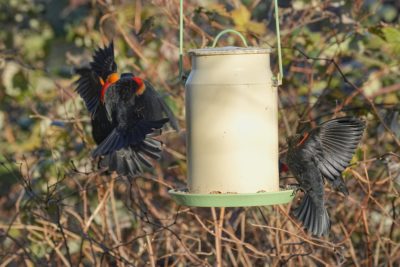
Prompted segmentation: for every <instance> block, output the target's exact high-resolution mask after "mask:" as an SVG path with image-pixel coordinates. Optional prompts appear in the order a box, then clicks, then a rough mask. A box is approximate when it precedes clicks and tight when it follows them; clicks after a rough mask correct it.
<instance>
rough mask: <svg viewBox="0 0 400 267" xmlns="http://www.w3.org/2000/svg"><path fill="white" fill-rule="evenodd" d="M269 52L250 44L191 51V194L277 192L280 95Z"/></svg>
mask: <svg viewBox="0 0 400 267" xmlns="http://www.w3.org/2000/svg"><path fill="white" fill-rule="evenodd" d="M270 53H271V50H270V49H264V48H250V47H248V48H238V47H222V48H204V49H196V50H191V51H189V54H190V55H191V59H192V71H191V73H190V76H189V77H188V80H187V82H186V124H187V125H186V126H187V128H186V129H187V146H186V147H187V158H188V189H189V192H190V193H199V194H208V193H256V192H274V191H279V170H278V106H277V103H278V99H277V87H276V86H275V85H274V83H273V76H272V72H271V69H270Z"/></svg>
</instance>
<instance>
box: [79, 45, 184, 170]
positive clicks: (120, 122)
mask: <svg viewBox="0 0 400 267" xmlns="http://www.w3.org/2000/svg"><path fill="white" fill-rule="evenodd" d="M76 72H77V73H78V74H79V75H80V78H79V80H78V81H77V89H76V91H77V92H78V93H79V95H80V96H81V97H82V99H83V100H84V102H85V104H86V107H87V109H88V110H89V112H90V113H91V122H92V135H93V139H94V141H95V142H96V144H97V145H98V146H97V148H96V149H95V150H94V151H93V152H92V156H93V157H98V156H103V157H102V159H101V161H100V166H102V167H108V169H109V170H110V171H116V172H117V173H118V174H120V175H137V174H139V173H141V172H143V169H142V166H143V165H144V166H147V167H152V164H151V162H150V160H149V159H150V158H153V159H159V158H160V155H161V152H162V149H161V142H160V141H158V140H156V139H153V138H151V136H153V135H156V134H157V131H155V129H160V128H162V127H163V125H164V124H165V123H166V122H167V121H168V120H169V121H170V123H171V125H172V127H173V128H174V129H176V130H178V123H177V121H176V119H175V117H174V115H173V113H172V111H171V110H170V109H169V107H168V106H167V104H166V103H165V102H164V100H163V99H162V98H161V96H160V95H159V94H158V93H157V92H156V90H155V89H154V88H153V86H152V85H151V84H150V83H149V82H147V81H144V80H142V79H140V78H139V77H135V76H134V75H133V74H132V73H124V74H122V75H121V77H119V75H118V74H117V64H116V63H115V61H114V46H113V42H111V43H110V44H109V46H107V47H104V48H99V49H98V50H96V51H95V53H94V55H93V61H92V62H91V63H90V67H84V68H79V69H76ZM164 113H165V114H166V115H167V116H168V118H163V115H164Z"/></svg>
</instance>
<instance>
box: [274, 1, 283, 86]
mask: <svg viewBox="0 0 400 267" xmlns="http://www.w3.org/2000/svg"><path fill="white" fill-rule="evenodd" d="M274 4H275V26H276V38H277V39H276V41H277V45H278V64H279V73H278V85H281V84H282V78H283V68H282V51H281V32H280V29H279V10H278V0H275V2H274Z"/></svg>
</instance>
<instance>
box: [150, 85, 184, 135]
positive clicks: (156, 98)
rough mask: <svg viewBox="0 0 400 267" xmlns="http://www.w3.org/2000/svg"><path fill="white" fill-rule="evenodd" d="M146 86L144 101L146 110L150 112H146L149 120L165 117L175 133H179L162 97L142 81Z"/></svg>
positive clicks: (173, 116)
mask: <svg viewBox="0 0 400 267" xmlns="http://www.w3.org/2000/svg"><path fill="white" fill-rule="evenodd" d="M144 83H145V85H146V92H145V94H146V98H145V99H144V101H147V102H148V103H146V106H147V107H148V108H147V110H148V111H149V110H151V111H152V112H148V116H149V117H148V118H146V119H149V120H158V119H161V118H163V117H164V114H165V115H167V117H168V119H169V124H170V125H171V126H172V128H173V129H174V130H175V131H179V123H178V120H177V119H176V117H175V115H174V113H173V111H172V110H171V108H170V107H169V106H168V104H167V103H166V102H165V100H164V99H163V97H162V96H161V95H160V94H159V93H158V92H157V91H156V89H154V86H153V85H152V84H151V83H150V82H148V81H144Z"/></svg>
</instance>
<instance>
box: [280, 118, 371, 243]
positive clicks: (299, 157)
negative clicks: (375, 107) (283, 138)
mask: <svg viewBox="0 0 400 267" xmlns="http://www.w3.org/2000/svg"><path fill="white" fill-rule="evenodd" d="M364 128H365V124H364V122H363V121H361V120H359V119H357V118H352V117H342V118H336V119H332V120H329V121H326V122H324V123H322V124H321V125H319V126H318V127H317V128H315V129H313V130H311V131H310V132H305V133H303V134H296V135H294V136H291V137H289V138H288V140H287V141H288V152H287V156H286V161H287V164H288V166H289V169H290V171H291V172H292V173H293V175H294V177H295V178H296V179H297V181H298V182H299V184H300V188H301V189H303V190H304V192H305V195H304V197H303V199H302V201H301V203H300V206H299V207H298V208H297V209H295V210H294V212H293V215H294V216H295V217H296V218H297V219H298V220H299V221H301V222H302V224H303V226H304V227H305V228H306V229H307V230H308V231H309V232H310V233H312V234H313V235H316V236H321V235H327V234H328V233H329V230H330V220H329V215H328V212H327V210H326V209H325V206H324V178H323V177H325V178H326V180H328V181H329V182H330V183H331V184H332V186H333V187H334V188H335V189H336V190H338V191H340V192H342V193H343V194H345V195H348V194H349V192H348V190H347V188H346V185H345V183H344V181H343V178H342V175H341V173H342V171H343V170H344V169H345V168H347V166H348V164H349V162H350V160H351V158H352V157H353V154H354V152H355V149H356V148H357V146H358V143H359V142H360V139H361V137H362V134H363V131H364Z"/></svg>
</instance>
